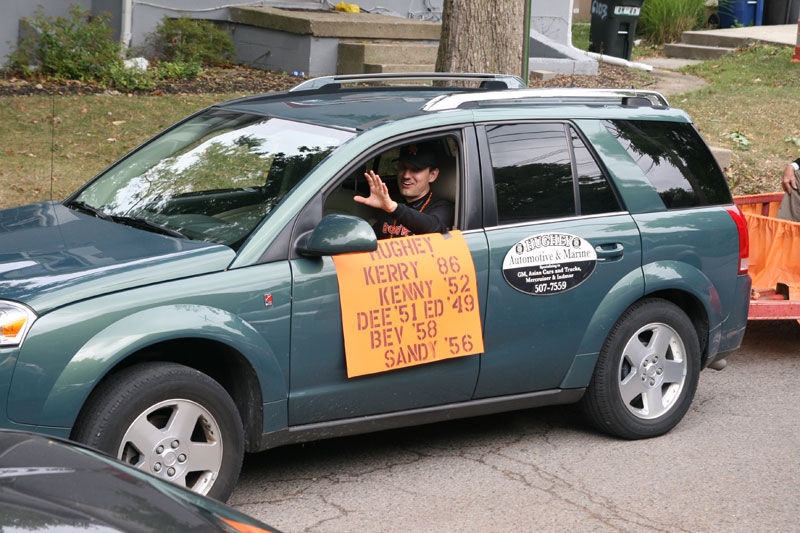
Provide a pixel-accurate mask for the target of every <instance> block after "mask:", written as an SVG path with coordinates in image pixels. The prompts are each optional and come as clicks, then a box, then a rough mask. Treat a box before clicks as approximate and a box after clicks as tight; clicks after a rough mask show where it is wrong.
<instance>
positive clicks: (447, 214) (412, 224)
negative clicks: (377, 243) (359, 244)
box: [373, 192, 455, 239]
mask: <svg viewBox="0 0 800 533" xmlns="http://www.w3.org/2000/svg"><path fill="white" fill-rule="evenodd" d="M454 212H455V210H454V208H453V204H452V203H451V202H449V201H447V200H445V199H444V198H439V197H438V196H436V195H435V194H433V193H432V192H429V193H428V194H427V195H425V196H423V197H422V198H420V199H419V200H417V201H416V202H411V203H399V202H398V204H397V209H395V210H394V213H386V212H382V213H381V216H380V217H379V218H378V221H377V222H376V223H375V225H374V226H373V228H374V229H375V235H377V236H378V238H379V239H388V238H390V237H392V236H394V237H403V236H406V235H420V234H423V233H444V232H445V231H447V230H448V229H450V227H451V226H452V225H453V214H454Z"/></svg>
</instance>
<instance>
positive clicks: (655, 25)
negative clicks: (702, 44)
mask: <svg viewBox="0 0 800 533" xmlns="http://www.w3.org/2000/svg"><path fill="white" fill-rule="evenodd" d="M704 22H705V2H704V0H647V1H646V2H644V3H643V5H642V12H641V16H640V17H639V21H638V23H637V25H636V34H637V35H638V36H640V37H642V38H643V39H645V40H647V41H649V42H650V43H652V44H663V43H671V42H677V41H680V39H681V34H682V33H683V32H684V31H687V30H693V29H696V28H699V27H701V26H702V25H703V24H704Z"/></svg>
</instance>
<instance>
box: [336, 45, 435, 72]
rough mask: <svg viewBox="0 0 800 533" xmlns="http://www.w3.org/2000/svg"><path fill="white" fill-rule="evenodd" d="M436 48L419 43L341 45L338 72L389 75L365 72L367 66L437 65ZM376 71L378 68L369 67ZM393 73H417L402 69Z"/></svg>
mask: <svg viewBox="0 0 800 533" xmlns="http://www.w3.org/2000/svg"><path fill="white" fill-rule="evenodd" d="M438 49H439V47H438V45H436V44H430V43H426V42H422V41H374V42H363V41H340V42H339V56H338V65H337V72H338V73H339V74H360V73H362V72H390V71H388V70H371V71H368V70H365V69H366V65H417V66H419V65H422V64H425V65H427V64H434V63H436V54H437V53H438ZM371 68H377V67H371ZM393 72H416V70H408V68H402V69H401V70H396V71H393Z"/></svg>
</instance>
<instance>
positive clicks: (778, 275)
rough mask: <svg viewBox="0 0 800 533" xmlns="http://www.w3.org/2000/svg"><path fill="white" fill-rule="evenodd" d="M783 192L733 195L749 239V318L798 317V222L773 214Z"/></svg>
mask: <svg viewBox="0 0 800 533" xmlns="http://www.w3.org/2000/svg"><path fill="white" fill-rule="evenodd" d="M783 196H784V194H783V193H770V194H754V195H749V196H737V197H735V198H734V203H736V205H738V206H739V208H740V209H741V210H742V213H744V216H745V219H746V220H747V233H748V235H749V239H750V269H749V271H750V277H751V278H752V279H753V288H752V291H751V293H750V311H749V312H748V315H747V318H748V319H749V320H778V319H794V320H800V222H792V221H789V220H781V219H778V218H775V215H776V214H777V212H778V207H779V206H780V203H781V199H782V198H783Z"/></svg>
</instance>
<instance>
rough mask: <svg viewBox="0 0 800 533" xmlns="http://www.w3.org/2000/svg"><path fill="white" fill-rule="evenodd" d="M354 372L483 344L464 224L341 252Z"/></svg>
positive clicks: (338, 260) (467, 351)
mask: <svg viewBox="0 0 800 533" xmlns="http://www.w3.org/2000/svg"><path fill="white" fill-rule="evenodd" d="M333 261H334V263H335V264H336V275H337V277H338V279H339V294H340V300H341V306H342V328H343V330H344V347H345V356H346V358H347V376H348V377H351V378H352V377H355V376H363V375H365V374H374V373H377V372H386V371H389V370H397V369H399V368H405V367H409V366H414V365H421V364H424V363H432V362H435V361H440V360H442V359H449V358H452V357H462V356H465V355H472V354H476V353H481V352H483V333H482V330H481V317H480V311H479V309H478V290H477V284H476V282H475V265H474V264H473V262H472V255H471V254H470V253H469V248H468V247H467V243H466V241H465V240H464V236H463V235H461V232H460V231H451V232H450V233H448V234H445V235H442V234H439V233H433V234H428V235H413V236H410V237H400V238H396V239H386V240H381V241H378V249H377V250H375V251H374V252H368V253H359V254H345V255H338V256H334V258H333Z"/></svg>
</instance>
